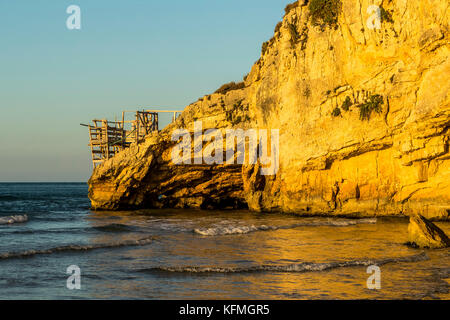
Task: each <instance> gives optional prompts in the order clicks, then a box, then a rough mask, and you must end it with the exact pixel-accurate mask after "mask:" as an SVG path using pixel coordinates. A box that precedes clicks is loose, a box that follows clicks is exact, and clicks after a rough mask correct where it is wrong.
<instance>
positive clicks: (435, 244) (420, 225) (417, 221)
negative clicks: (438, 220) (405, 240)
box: [408, 215, 450, 249]
mask: <svg viewBox="0 0 450 320" xmlns="http://www.w3.org/2000/svg"><path fill="white" fill-rule="evenodd" d="M408 233H409V244H410V245H413V246H415V247H419V248H432V249H437V248H446V247H450V239H449V238H448V237H447V235H446V234H445V233H444V231H442V230H441V229H439V228H438V227H437V226H436V225H435V224H434V223H432V222H431V221H429V220H428V219H426V218H424V217H422V216H421V215H415V216H412V217H411V218H410V220H409V227H408Z"/></svg>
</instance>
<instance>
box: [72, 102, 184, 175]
mask: <svg viewBox="0 0 450 320" xmlns="http://www.w3.org/2000/svg"><path fill="white" fill-rule="evenodd" d="M181 112H182V111H172V110H142V111H123V112H122V120H119V121H108V120H106V119H101V120H99V119H94V120H92V124H81V125H82V126H84V127H87V128H89V147H90V148H91V153H92V164H93V166H94V168H95V167H96V166H97V165H98V164H100V163H102V162H103V161H105V160H108V159H110V158H112V157H114V156H115V155H116V154H117V153H118V152H120V151H122V150H124V149H126V148H128V147H129V146H130V145H131V144H133V143H136V144H139V143H141V142H142V141H144V140H145V137H146V136H147V135H149V134H151V133H153V132H155V131H156V132H158V131H159V116H158V115H159V113H172V114H173V115H172V122H174V121H175V120H176V118H177V116H178V114H180V113H181ZM130 115H131V119H129V118H130Z"/></svg>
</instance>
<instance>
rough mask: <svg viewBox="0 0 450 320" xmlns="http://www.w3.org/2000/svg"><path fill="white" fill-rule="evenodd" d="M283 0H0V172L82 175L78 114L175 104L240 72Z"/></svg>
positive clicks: (84, 162) (16, 176)
mask: <svg viewBox="0 0 450 320" xmlns="http://www.w3.org/2000/svg"><path fill="white" fill-rule="evenodd" d="M289 2H293V0H292V1H289V0H227V1H218V0H192V1H186V0H171V1H163V0H160V1H154V0H127V1H125V0H122V1H114V0H109V1H106V0H72V1H65V0H39V1H34V0H27V1H25V0H14V1H13V0H0V182H86V181H87V180H88V179H89V177H90V175H91V173H92V163H91V155H90V149H89V148H88V146H87V144H88V143H89V137H88V132H87V128H85V127H81V126H80V125H79V124H80V123H88V122H89V121H90V120H91V119H94V118H108V119H110V120H114V117H115V116H117V117H119V116H120V115H121V112H122V110H138V109H143V108H156V107H158V108H164V109H167V110H182V109H184V107H185V106H186V105H188V104H190V103H192V102H194V101H196V100H197V99H198V98H199V97H201V96H203V95H205V94H209V93H212V92H214V91H215V90H216V89H217V88H218V87H220V86H221V85H222V84H223V83H226V82H230V81H241V80H242V77H243V76H244V74H246V73H248V72H249V71H250V69H251V66H252V65H253V63H254V62H255V61H256V60H257V59H258V58H259V56H260V54H261V44H262V43H263V42H264V41H267V40H268V39H270V38H271V37H272V35H273V30H274V27H275V25H276V24H277V22H278V21H280V20H281V19H282V16H283V14H284V7H285V6H286V5H287V4H288V3H289ZM70 5H77V6H79V7H80V9H81V29H80V30H69V29H68V28H67V26H66V20H67V19H68V17H69V16H70V14H68V13H66V10H67V8H68V7H69V6H70Z"/></svg>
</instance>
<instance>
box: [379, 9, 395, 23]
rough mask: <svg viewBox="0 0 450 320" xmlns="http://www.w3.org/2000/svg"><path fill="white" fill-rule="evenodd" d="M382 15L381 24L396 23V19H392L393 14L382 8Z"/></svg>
mask: <svg viewBox="0 0 450 320" xmlns="http://www.w3.org/2000/svg"><path fill="white" fill-rule="evenodd" d="M380 13H381V22H389V23H394V19H392V14H391V13H390V12H389V11H387V10H386V9H384V8H383V7H381V8H380Z"/></svg>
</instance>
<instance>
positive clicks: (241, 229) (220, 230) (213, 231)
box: [194, 218, 377, 236]
mask: <svg viewBox="0 0 450 320" xmlns="http://www.w3.org/2000/svg"><path fill="white" fill-rule="evenodd" d="M371 223H377V219H376V218H371V219H340V220H332V219H328V220H325V221H310V222H301V223H295V224H291V225H285V226H266V225H261V226H254V225H251V226H221V227H213V228H203V229H194V233H196V234H199V235H202V236H219V235H231V234H246V233H250V232H255V231H273V230H280V229H294V228H298V227H304V226H312V227H318V226H333V227H346V226H353V225H357V224H371Z"/></svg>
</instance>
